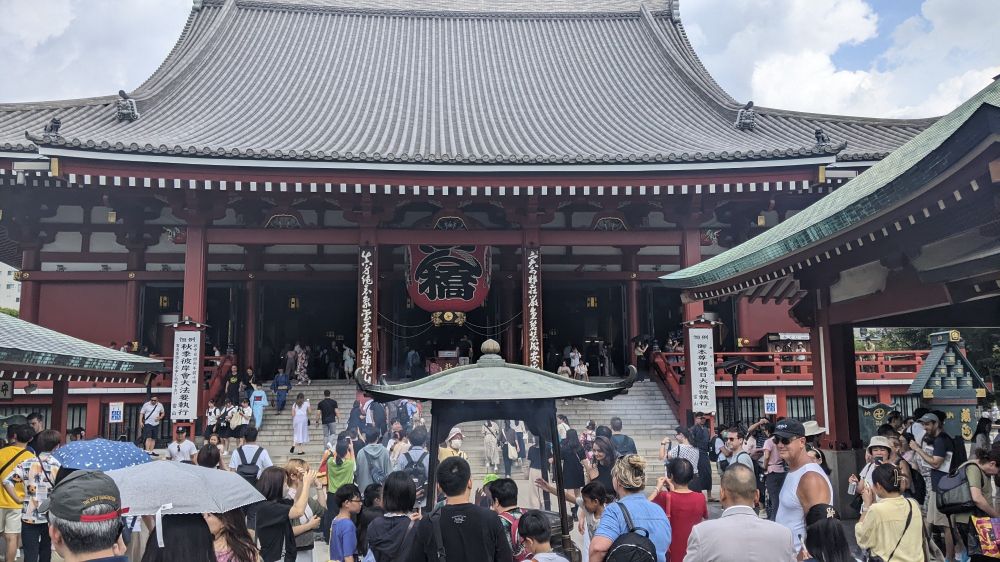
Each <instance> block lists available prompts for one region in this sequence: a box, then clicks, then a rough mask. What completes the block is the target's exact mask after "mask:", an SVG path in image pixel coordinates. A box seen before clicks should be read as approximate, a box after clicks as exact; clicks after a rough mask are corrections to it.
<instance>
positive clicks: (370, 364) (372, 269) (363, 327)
mask: <svg viewBox="0 0 1000 562" xmlns="http://www.w3.org/2000/svg"><path fill="white" fill-rule="evenodd" d="M357 358H358V362H357V368H358V369H360V370H361V371H362V373H363V374H364V377H365V379H366V380H368V381H370V382H372V383H374V382H376V378H375V377H376V375H377V373H378V365H376V360H377V358H378V246H376V245H374V244H369V245H362V246H359V247H358V347H357ZM351 376H353V373H352V374H351Z"/></svg>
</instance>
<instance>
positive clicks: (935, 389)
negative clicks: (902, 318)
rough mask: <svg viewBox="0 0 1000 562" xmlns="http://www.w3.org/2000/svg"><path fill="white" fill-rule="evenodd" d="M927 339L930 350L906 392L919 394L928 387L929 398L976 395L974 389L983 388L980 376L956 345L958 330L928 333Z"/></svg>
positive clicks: (984, 384)
mask: <svg viewBox="0 0 1000 562" xmlns="http://www.w3.org/2000/svg"><path fill="white" fill-rule="evenodd" d="M930 341H931V351H930V353H928V354H927V359H925V360H924V364H923V366H922V367H921V368H920V372H919V373H917V375H916V377H914V379H913V383H912V384H910V389H909V390H908V391H907V393H908V394H921V393H923V392H924V390H925V389H927V390H930V391H931V392H930V394H931V396H929V397H928V398H963V397H964V398H968V397H973V396H977V392H976V390H977V389H985V388H986V383H985V382H984V381H983V377H981V376H980V375H979V373H978V372H977V371H976V368H975V367H973V366H972V362H970V361H969V359H968V358H967V357H966V356H965V354H964V353H963V352H962V349H961V348H960V347H959V345H958V342H959V341H960V335H959V333H958V331H957V330H952V331H950V332H937V333H934V334H931V335H930ZM980 394H982V392H981V391H980ZM984 396H985V394H984Z"/></svg>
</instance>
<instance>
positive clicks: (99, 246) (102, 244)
mask: <svg viewBox="0 0 1000 562" xmlns="http://www.w3.org/2000/svg"><path fill="white" fill-rule="evenodd" d="M104 222H107V219H105V220H104ZM90 251H91V252H113V253H114V252H117V253H122V254H127V253H128V248H126V247H125V246H122V245H121V244H119V243H118V239H117V237H116V236H115V233H114V232H93V233H91V235H90Z"/></svg>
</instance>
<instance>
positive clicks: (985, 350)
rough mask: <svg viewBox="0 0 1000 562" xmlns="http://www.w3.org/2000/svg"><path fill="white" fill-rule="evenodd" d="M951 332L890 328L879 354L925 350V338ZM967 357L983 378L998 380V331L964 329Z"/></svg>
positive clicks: (999, 351) (883, 339) (999, 352)
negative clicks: (882, 351)
mask: <svg viewBox="0 0 1000 562" xmlns="http://www.w3.org/2000/svg"><path fill="white" fill-rule="evenodd" d="M949 329H950V328H889V329H887V330H885V332H884V333H883V335H882V340H881V341H880V342H878V344H877V347H878V349H879V350H885V351H890V350H901V349H928V348H929V347H930V343H929V342H928V337H929V336H930V335H931V334H933V333H935V332H944V331H947V330H949ZM961 332H962V339H963V340H965V349H966V355H967V356H968V358H969V361H970V362H971V363H972V365H973V366H974V367H975V368H976V370H977V371H979V374H980V375H982V376H983V378H987V379H988V378H989V376H990V375H992V376H995V377H1000V330H997V329H990V328H966V329H964V330H961Z"/></svg>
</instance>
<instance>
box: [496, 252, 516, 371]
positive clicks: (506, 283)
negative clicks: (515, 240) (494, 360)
mask: <svg viewBox="0 0 1000 562" xmlns="http://www.w3.org/2000/svg"><path fill="white" fill-rule="evenodd" d="M516 273H517V256H516V255H515V254H514V251H513V249H512V248H501V249H500V306H501V307H502V311H503V312H502V313H501V314H502V315H503V316H502V317H501V318H500V321H501V322H506V323H507V325H506V326H505V327H504V329H503V335H502V336H501V339H502V340H503V341H501V343H500V355H501V356H502V357H503V358H504V359H505V360H506V361H511V362H513V361H514V358H515V357H517V351H518V349H517V339H516V336H515V335H514V331H515V330H516V329H517V322H515V321H514V314H516V312H515V307H514V301H515V299H517V298H518V295H517V293H516V291H515V289H516V283H515V281H514V276H515V274H516Z"/></svg>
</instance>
